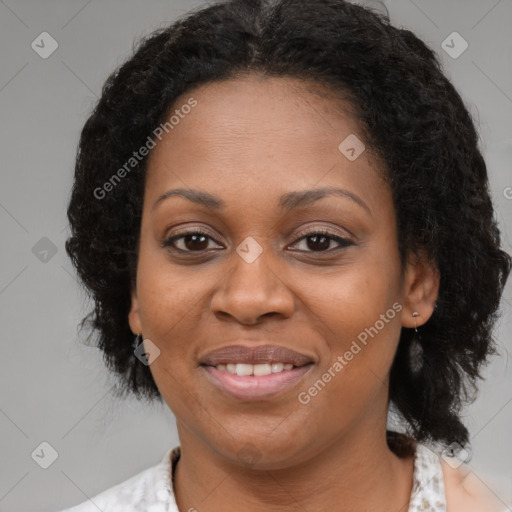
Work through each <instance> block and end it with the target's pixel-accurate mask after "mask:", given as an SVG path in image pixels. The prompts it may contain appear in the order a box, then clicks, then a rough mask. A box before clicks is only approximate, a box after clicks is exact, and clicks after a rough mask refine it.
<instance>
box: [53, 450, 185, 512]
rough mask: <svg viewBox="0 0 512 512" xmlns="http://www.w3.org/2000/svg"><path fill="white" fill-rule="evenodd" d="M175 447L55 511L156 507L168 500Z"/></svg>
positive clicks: (128, 511)
mask: <svg viewBox="0 0 512 512" xmlns="http://www.w3.org/2000/svg"><path fill="white" fill-rule="evenodd" d="M175 451H176V450H175V449H174V450H172V449H170V450H168V451H167V453H166V454H165V456H164V458H163V459H162V461H161V462H159V463H158V464H156V465H154V466H152V467H150V468H147V469H145V470H143V471H141V472H140V473H137V474H136V475H134V476H132V477H130V478H129V479H128V480H125V481H124V482H121V483H119V484H117V485H114V486H113V487H110V488H109V489H107V490H105V491H103V492H101V493H99V494H97V495H95V496H93V497H91V498H89V499H87V500H85V501H83V502H81V503H79V504H78V505H75V506H74V507H71V508H67V509H65V510H61V511H59V512H98V510H101V511H102V512H146V511H147V510H148V507H150V506H154V510H155V511H156V510H160V508H158V507H159V506H163V505H165V504H167V502H168V500H169V495H170V493H169V467H170V455H171V453H175ZM162 510H164V508H163V507H162ZM165 510H167V508H165Z"/></svg>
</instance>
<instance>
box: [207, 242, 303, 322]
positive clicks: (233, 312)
mask: <svg viewBox="0 0 512 512" xmlns="http://www.w3.org/2000/svg"><path fill="white" fill-rule="evenodd" d="M264 253H265V251H264V252H263V253H262V254H261V255H260V256H259V257H258V258H257V259H256V260H255V261H253V262H251V263H248V262H247V261H245V260H244V259H243V258H241V257H240V256H239V255H238V254H236V253H235V254H234V255H233V263H232V265H231V267H230V268H229V270H228V272H227V273H226V275H225V277H224V278H223V279H221V281H220V283H219V285H218V288H217V289H216V290H215V292H214V293H213V296H212V300H211V303H210V307H211V309H212V311H213V313H214V314H215V315H216V316H217V317H218V318H219V319H221V320H222V319H224V320H226V319H229V318H231V319H234V320H236V321H237V322H239V323H240V324H244V325H255V324H258V323H259V322H261V319H262V318H263V317H264V316H274V315H275V316H279V317H282V318H289V317H290V316H291V315H292V314H293V311H294V308H295V301H294V296H293V294H292V292H291V290H290V289H289V288H288V286H287V285H286V284H285V282H284V281H283V279H282V278H281V277H280V276H278V272H277V269H273V268H271V266H270V262H269V261H267V259H266V258H265V257H264Z"/></svg>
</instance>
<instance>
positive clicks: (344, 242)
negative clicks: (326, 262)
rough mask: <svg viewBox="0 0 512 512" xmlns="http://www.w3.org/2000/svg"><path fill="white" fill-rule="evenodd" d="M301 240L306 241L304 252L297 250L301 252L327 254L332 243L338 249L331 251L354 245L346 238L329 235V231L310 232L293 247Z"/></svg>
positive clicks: (299, 240)
mask: <svg viewBox="0 0 512 512" xmlns="http://www.w3.org/2000/svg"><path fill="white" fill-rule="evenodd" d="M303 240H305V241H306V244H305V245H306V250H303V249H299V250H300V251H302V252H328V250H329V246H330V245H331V242H332V241H335V242H336V243H338V245H339V247H336V248H334V249H333V250H338V249H343V248H345V247H348V246H350V245H354V244H353V243H352V242H351V241H350V240H348V239H347V238H343V237H341V236H339V235H336V234H334V233H330V232H329V231H311V232H310V233H307V234H305V235H303V236H301V237H300V238H299V239H298V240H296V241H295V242H294V245H295V244H297V243H298V242H301V241H303Z"/></svg>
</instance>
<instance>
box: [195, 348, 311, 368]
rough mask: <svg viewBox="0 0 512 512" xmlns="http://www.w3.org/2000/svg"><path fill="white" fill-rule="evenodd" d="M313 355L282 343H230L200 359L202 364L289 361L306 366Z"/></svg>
mask: <svg viewBox="0 0 512 512" xmlns="http://www.w3.org/2000/svg"><path fill="white" fill-rule="evenodd" d="M312 362H313V360H312V358H311V357H309V356H306V355H304V354H300V353H299V352H295V350H291V349H289V348H286V347H283V346H281V345H258V346H251V347H247V346H245V345H228V346H225V347H220V348H218V349H216V350H213V351H212V352H209V353H208V354H206V355H205V356H203V358H202V359H201V360H200V364H203V365H207V366H217V365H218V364H221V363H222V364H229V363H245V364H261V363H269V364H270V363H285V364H286V363H289V364H293V365H294V366H304V365H306V364H308V363H312Z"/></svg>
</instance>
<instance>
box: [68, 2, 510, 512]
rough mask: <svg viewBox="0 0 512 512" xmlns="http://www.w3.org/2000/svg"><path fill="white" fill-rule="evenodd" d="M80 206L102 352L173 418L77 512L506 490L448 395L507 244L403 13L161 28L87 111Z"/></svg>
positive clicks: (79, 235) (448, 497)
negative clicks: (156, 441)
mask: <svg viewBox="0 0 512 512" xmlns="http://www.w3.org/2000/svg"><path fill="white" fill-rule="evenodd" d="M68 216H69V220H70V224H71V228H72V236H71V237H70V239H69V240H68V242H67V246H66V248H67V251H68V253H69V255H70V257H71V259H72V261H73V263H74V265H75V266H76V268H77V271H78V273H79V276H80V278H81V279H82V281H83V282H84V284H85V285H86V287H87V288H88V290H89V291H90V293H91V294H92V296H93V298H94V300H95V309H94V311H93V312H92V313H91V317H90V321H91V323H92V326H93V327H94V329H95V330H96V332H97V334H98V346H99V347H100V348H101V349H102V350H103V351H104V353H105V357H106V361H107V363H108V365H109V368H111V369H112V370H113V371H114V372H116V373H117V374H118V375H119V379H120V383H121V384H122V387H121V391H124V392H126V393H128V392H132V393H134V394H135V395H136V396H137V397H139V398H141V397H144V398H146V399H148V400H159V401H165V403H166V404H167V405H168V406H169V407H170V409H171V410H172V412H173V413H174V415H175V417H176V421H177V428H178V434H179V439H180V445H179V446H177V447H173V448H172V449H170V450H169V451H168V452H167V453H166V455H165V457H164V459H163V460H162V462H161V463H160V464H158V465H157V466H154V467H152V468H149V469H147V470H145V471H144V472H142V473H140V474H138V475H135V476H134V477H132V478H131V479H130V480H128V481H126V482H123V483H121V484H119V485H117V486H115V487H113V488H111V489H108V490H106V491H105V492H103V493H101V494H100V495H98V496H96V497H93V498H92V499H91V500H87V501H85V502H83V503H82V504H80V505H78V506H77V507H75V508H73V509H71V510H72V511H74V512H85V511H89V510H95V511H96V510H98V508H99V509H100V510H102V511H103V512H107V511H118V510H119V511H121V510H123V511H130V510H137V511H138V510H151V511H153V512H155V511H162V512H163V511H167V510H169V511H174V512H175V511H177V510H180V511H182V512H183V511H193V510H201V511H220V510H222V511H226V510H228V511H229V510H239V509H240V507H241V506H243V509H244V510H246V511H249V512H252V511H256V510H258V511H259V510H269V511H270V510H272V511H291V510H309V511H312V510H343V511H355V510H357V511H361V510H372V511H390V510H391V511H395V510H396V511H404V512H405V511H407V510H408V511H410V512H412V511H419V510H448V511H449V512H458V511H464V512H467V511H470V510H479V511H482V510H506V507H505V504H504V503H503V502H501V501H500V500H496V499H494V502H492V503H491V501H492V500H491V498H490V496H489V495H488V496H485V497H484V496H481V494H484V490H485V488H484V487H483V486H482V485H481V484H480V486H477V485H476V484H474V482H475V481H478V479H475V478H473V479H471V478H469V475H467V474H466V473H467V471H466V472H465V471H464V470H463V469H462V467H463V466H460V464H461V463H462V462H464V461H465V460H466V458H467V457H466V456H467V452H468V444H469V434H468V430H467V429H466V427H465V426H464V425H463V424H462V422H461V420H460V417H459V411H460V408H461V406H462V404H463V402H464V400H463V398H465V397H466V394H467V390H468V389H469V387H470V385H471V384H473V383H474V382H475V381H476V379H477V378H478V377H479V376H480V375H479V370H480V367H481V365H482V364H483V363H484V362H485V361H486V359H487V357H488V355H489V354H491V353H493V348H494V339H493V336H492V328H493V325H494V323H495V321H496V319H497V316H498V313H497V311H498V308H499V302H500V297H501V294H502V291H503V287H504V284H505V282H506V279H507V277H508V274H509V272H510V266H511V258H510V256H509V255H508V254H506V253H505V252H504V251H502V250H501V248H500V233H499V230H498V228H497V225H496V222H495V219H494V210H493V205H492V201H491V198H490V194H489V189H488V178H487V172H486V166H485V162H484V160H483V158H482V155H481V153H480V151H479V150H478V148H477V133H476V131H475V128H474V125H473V122H472V120H471V117H470V115H469V113H468V111H467V110H466V108H465V106H464V104H463V101H462V100H461V98H460V96H459V94H458V93H457V92H456V90H455V89H454V87H453V86H452V84H451V83H450V82H449V81H448V80H447V78H446V77H445V76H444V75H443V74H442V72H441V70H440V66H439V63H438V61H437V59H436V56H435V54H434V53H433V52H432V51H431V50H430V49H429V48H427V46H426V45H425V44H424V43H423V42H421V41H420V40H419V39H418V38H417V37H416V36H414V35H413V34H412V33H411V32H409V31H407V30H401V29H397V28H395V27H393V26H391V25H390V24H389V23H388V22H387V21H386V20H385V19H384V18H382V17H379V16H378V15H376V14H375V13H372V12H371V11H369V10H365V9H364V8H362V7H360V6H357V5H352V4H349V3H346V2H344V1H342V0H321V1H319V0H280V1H275V2H264V1H254V0H231V1H227V2H223V3H216V4H214V5H211V6H208V7H206V8H204V9H202V10H198V11H197V12H194V13H192V14H190V15H189V16H188V17H185V18H183V19H181V20H179V21H177V22H176V23H175V24H174V25H172V26H171V27H169V28H166V29H163V30H159V31H158V32H156V33H154V34H152V35H151V36H150V37H148V38H147V39H146V40H144V41H143V42H142V43H141V44H140V46H139V48H138V49H137V51H136V53H135V54H134V55H133V56H132V57H131V58H130V59H129V60H128V61H127V62H126V63H125V64H124V65H122V66H121V67H120V69H119V70H117V71H116V72H115V73H114V74H112V75H111V77H109V79H108V80H107V83H106V85H105V87H104V89H103V94H102V97H101V99H100V101H99V103H98V105H97V107H96V109H95V111H94V112H93V114H92V115H91V117H90V118H89V119H88V120H87V122H86V124H85V126H84V129H83V132H82V135H81V139H80V146H79V152H78V157H77V163H76V173H75V182H74V186H73V192H72V197H71V201H70V205H69V209H68ZM390 407H393V410H395V411H396V412H398V413H399V414H400V416H401V418H402V425H403V427H404V428H403V429H402V430H403V431H402V432H398V431H396V432H394V431H388V430H387V418H388V412H389V411H390ZM443 450H444V455H443V456H440V452H442V451H443ZM448 452H450V454H452V455H453V454H454V455H455V456H454V457H449V456H447V455H448ZM451 452H454V453H451ZM487 494H489V493H487ZM242 504H243V505H242Z"/></svg>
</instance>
